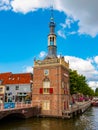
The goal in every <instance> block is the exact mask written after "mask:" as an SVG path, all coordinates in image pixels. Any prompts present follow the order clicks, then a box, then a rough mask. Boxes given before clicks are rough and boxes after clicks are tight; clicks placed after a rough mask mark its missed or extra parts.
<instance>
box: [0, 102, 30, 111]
mask: <svg viewBox="0 0 98 130" xmlns="http://www.w3.org/2000/svg"><path fill="white" fill-rule="evenodd" d="M28 107H32V103H23V102H20V103H17V102H5V103H2V104H0V111H3V110H9V109H20V108H28Z"/></svg>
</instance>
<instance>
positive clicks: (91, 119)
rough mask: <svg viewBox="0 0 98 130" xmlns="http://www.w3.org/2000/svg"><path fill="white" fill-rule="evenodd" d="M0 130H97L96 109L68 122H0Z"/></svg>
mask: <svg viewBox="0 0 98 130" xmlns="http://www.w3.org/2000/svg"><path fill="white" fill-rule="evenodd" d="M5 122H6V123H5ZM5 124H6V125H5ZM0 130H98V108H94V107H93V108H90V109H89V110H88V111H87V112H85V113H84V114H83V115H81V116H79V117H75V118H73V119H69V120H66V119H56V118H30V119H26V120H23V119H22V120H21V119H14V120H10V121H9V120H8V119H7V120H4V121H2V122H1V121H0Z"/></svg>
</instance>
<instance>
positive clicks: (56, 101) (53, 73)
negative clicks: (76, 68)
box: [32, 65, 69, 116]
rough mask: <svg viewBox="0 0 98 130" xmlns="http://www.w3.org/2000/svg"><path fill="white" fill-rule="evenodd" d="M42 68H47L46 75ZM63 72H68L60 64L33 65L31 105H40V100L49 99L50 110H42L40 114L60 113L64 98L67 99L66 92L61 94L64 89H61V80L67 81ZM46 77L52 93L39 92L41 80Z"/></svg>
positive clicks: (52, 114)
mask: <svg viewBox="0 0 98 130" xmlns="http://www.w3.org/2000/svg"><path fill="white" fill-rule="evenodd" d="M44 69H48V70H49V75H48V76H45V75H44ZM64 73H67V74H68V70H67V69H65V68H63V67H62V66H61V65H54V66H46V67H40V66H39V67H34V75H33V93H32V100H33V106H41V105H42V101H44V100H50V110H47V111H46V110H45V111H43V110H42V113H41V114H42V115H49V116H61V115H62V110H63V109H64V100H66V99H67V100H68V94H67V95H65V94H62V91H64V90H62V81H64V82H69V79H68V77H65V76H64ZM46 77H47V78H48V79H49V80H50V87H52V88H53V93H52V94H40V88H42V87H43V80H44V79H45V78H46Z"/></svg>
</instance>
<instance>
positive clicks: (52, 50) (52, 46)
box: [46, 6, 57, 58]
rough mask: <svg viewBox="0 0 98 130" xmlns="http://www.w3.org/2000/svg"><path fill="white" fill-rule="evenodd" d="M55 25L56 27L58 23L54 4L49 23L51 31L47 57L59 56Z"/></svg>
mask: <svg viewBox="0 0 98 130" xmlns="http://www.w3.org/2000/svg"><path fill="white" fill-rule="evenodd" d="M55 27H56V24H55V22H54V16H53V6H52V7H51V17H50V23H49V28H50V33H49V35H48V55H47V57H46V58H56V57H57V46H56V34H55Z"/></svg>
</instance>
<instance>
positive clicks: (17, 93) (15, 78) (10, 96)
mask: <svg viewBox="0 0 98 130" xmlns="http://www.w3.org/2000/svg"><path fill="white" fill-rule="evenodd" d="M0 79H1V80H2V85H4V86H5V88H4V98H3V99H4V102H26V101H27V100H29V101H31V100H32V99H31V98H32V96H31V95H32V85H33V75H32V74H31V73H19V74H12V73H10V72H9V73H1V74H0Z"/></svg>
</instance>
